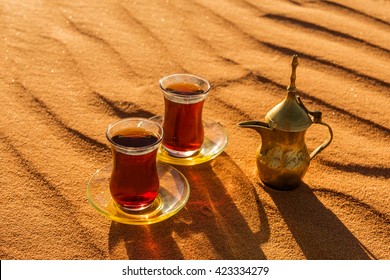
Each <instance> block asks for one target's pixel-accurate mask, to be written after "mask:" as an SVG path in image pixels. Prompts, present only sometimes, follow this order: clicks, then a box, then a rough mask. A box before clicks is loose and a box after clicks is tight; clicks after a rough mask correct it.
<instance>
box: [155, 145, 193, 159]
mask: <svg viewBox="0 0 390 280" xmlns="http://www.w3.org/2000/svg"><path fill="white" fill-rule="evenodd" d="M162 146H163V148H164V150H166V151H167V152H168V154H169V155H170V156H173V157H177V158H186V157H190V156H193V155H195V154H196V153H197V152H199V149H196V150H194V151H185V152H183V151H176V150H172V149H169V148H167V147H166V146H164V145H162Z"/></svg>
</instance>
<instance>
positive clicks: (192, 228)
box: [0, 0, 390, 260]
mask: <svg viewBox="0 0 390 280" xmlns="http://www.w3.org/2000/svg"><path fill="white" fill-rule="evenodd" d="M389 15H390V1H388V0H366V1H355V0H342V1H341V0H334V1H333V0H332V1H304V0H301V1H298V0H296V1H292V0H262V1H256V0H218V1H208V0H188V1H187V0H166V1H141V0H127V1H119V0H118V1H115V0H112V1H94V0H77V1H59V0H43V1H38V0H31V1H17V0H7V1H3V0H1V1H0V42H1V44H0V54H1V55H0V63H1V64H0V65H1V67H0V97H1V99H0V100H1V102H0V112H1V114H0V167H1V169H0V186H1V188H0V199H1V203H0V209H1V223H0V225H1V227H0V244H1V245H0V246H1V247H0V257H1V259H270V260H273V259H390V208H389V200H390V182H389V177H390V164H389V163H390V145H389V143H390V141H389V140H390V114H389V110H390V90H389V89H390V18H389ZM293 54H298V56H299V62H300V64H299V66H298V70H297V88H298V90H299V93H300V95H301V97H302V100H303V102H304V104H305V105H306V106H307V107H308V108H309V109H310V110H320V111H322V112H323V120H324V121H325V122H327V123H329V124H330V125H331V126H332V128H333V130H334V141H333V142H332V144H331V145H330V146H329V147H328V148H327V149H325V150H324V151H323V152H322V153H321V154H320V155H319V156H317V157H316V158H315V159H313V161H312V162H311V165H310V168H309V170H308V172H307V173H306V175H305V177H304V184H302V185H301V186H299V187H298V188H297V189H295V190H294V191H288V192H281V191H275V190H272V189H270V188H268V187H265V186H263V184H262V183H261V181H260V179H259V177H258V176H257V173H256V172H257V171H256V164H255V152H256V150H257V148H258V146H259V145H260V143H261V139H260V137H259V136H258V135H257V133H256V132H254V131H252V130H248V129H241V128H238V127H237V123H238V122H240V121H245V120H251V119H258V120H264V117H265V114H266V113H267V112H268V111H269V110H270V109H271V108H272V107H273V106H274V105H276V104H277V103H279V102H280V101H281V100H282V99H283V98H284V96H285V93H286V91H285V88H286V86H287V85H288V83H289V76H290V71H291V70H290V69H291V68H290V62H291V58H292V55H293ZM173 73H192V74H195V75H198V76H201V77H204V78H206V79H208V80H209V81H210V83H211V85H212V90H211V92H210V94H209V96H208V97H207V99H206V103H205V107H204V111H203V116H204V118H207V119H210V120H214V121H217V122H220V123H221V124H222V125H223V126H224V127H225V128H226V130H227V133H228V135H229V144H228V146H227V148H226V149H225V151H224V152H223V153H222V154H221V155H220V156H218V157H217V158H216V159H214V160H213V161H210V162H207V163H204V164H201V165H196V166H192V167H184V166H177V168H178V169H179V170H180V171H181V172H182V173H183V174H185V175H186V176H187V178H188V181H189V182H190V184H191V196H190V198H189V201H188V203H187V205H186V206H185V207H184V208H183V209H182V210H181V211H180V212H179V213H177V214H176V215H175V216H173V217H171V218H170V219H168V220H165V221H163V222H161V223H157V224H153V225H148V226H146V225H145V226H134V225H125V224H120V223H116V222H112V221H111V220H109V219H108V218H106V217H104V216H103V215H100V214H99V213H98V212H97V211H96V210H95V209H94V208H92V206H91V205H90V204H89V202H88V199H87V197H86V187H87V183H88V180H89V178H90V177H91V176H92V174H93V173H94V172H95V171H96V170H97V169H99V168H101V167H103V166H104V165H106V164H107V163H109V162H110V161H111V152H110V149H109V145H108V143H107V140H106V139H105V135H104V133H105V130H106V128H107V126H108V124H110V123H111V122H113V121H115V120H118V119H120V118H125V117H132V116H141V117H152V116H155V115H161V114H163V107H164V106H163V105H164V103H163V97H162V93H161V91H160V89H159V86H158V80H159V79H160V78H161V77H163V76H166V75H169V74H173ZM326 137H327V131H326V128H325V127H322V126H318V125H313V126H312V127H311V128H310V129H309V130H308V132H307V134H306V142H307V145H308V148H309V150H310V151H311V150H313V149H314V148H315V147H316V146H318V145H319V144H320V143H321V142H323V141H324V140H325V138H326Z"/></svg>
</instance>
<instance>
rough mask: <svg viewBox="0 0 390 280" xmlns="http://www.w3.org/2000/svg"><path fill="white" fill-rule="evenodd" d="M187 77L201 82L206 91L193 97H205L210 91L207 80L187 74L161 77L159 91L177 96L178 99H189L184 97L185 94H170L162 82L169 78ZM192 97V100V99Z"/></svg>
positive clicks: (188, 96) (189, 97)
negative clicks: (204, 85)
mask: <svg viewBox="0 0 390 280" xmlns="http://www.w3.org/2000/svg"><path fill="white" fill-rule="evenodd" d="M180 76H182V77H187V78H192V79H196V80H199V81H201V82H202V83H204V84H206V90H204V92H203V93H200V94H196V95H194V96H198V97H199V96H206V95H207V94H208V93H209V91H210V89H211V85H210V83H209V81H208V80H206V79H204V78H201V77H199V76H196V75H193V74H187V73H177V74H171V75H168V76H164V77H162V78H161V79H160V80H159V85H160V88H161V90H162V91H163V92H164V93H168V94H171V95H175V96H179V97H182V98H185V99H191V95H186V94H180V93H176V92H175V93H172V92H170V91H167V90H166V87H164V86H163V82H164V81H165V80H167V79H169V78H173V77H180ZM194 96H192V98H193V97H194Z"/></svg>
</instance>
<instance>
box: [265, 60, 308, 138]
mask: <svg viewBox="0 0 390 280" xmlns="http://www.w3.org/2000/svg"><path fill="white" fill-rule="evenodd" d="M291 66H292V73H291V77H290V85H289V86H288V87H287V96H286V98H285V99H284V100H283V101H282V102H280V103H279V104H277V105H276V106H275V107H274V108H272V109H271V110H270V111H269V112H268V113H267V115H266V116H265V120H266V122H267V123H268V124H269V126H270V127H272V128H275V129H279V130H283V131H289V132H298V131H302V130H306V129H307V128H309V127H310V126H311V124H312V123H313V121H312V119H311V117H310V116H309V114H308V111H307V109H306V108H305V106H304V105H303V104H302V103H301V101H300V99H299V96H297V95H296V88H295V79H296V69H297V66H298V56H297V55H294V57H293V60H292V63H291Z"/></svg>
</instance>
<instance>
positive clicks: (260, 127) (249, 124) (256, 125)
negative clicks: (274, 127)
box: [238, 121, 271, 136]
mask: <svg viewBox="0 0 390 280" xmlns="http://www.w3.org/2000/svg"><path fill="white" fill-rule="evenodd" d="M238 126H239V127H242V128H251V129H254V130H256V131H257V133H259V134H260V136H262V134H263V133H265V132H267V133H268V132H270V130H271V128H270V126H269V125H268V124H267V123H265V122H262V121H246V122H240V123H239V124H238Z"/></svg>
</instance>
